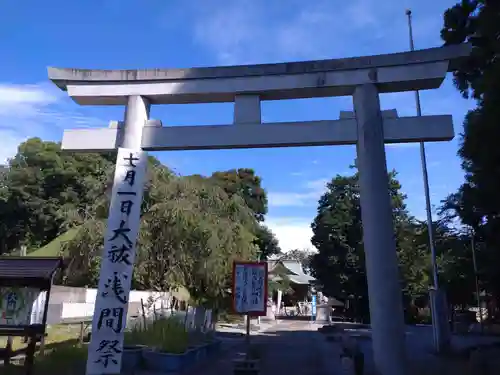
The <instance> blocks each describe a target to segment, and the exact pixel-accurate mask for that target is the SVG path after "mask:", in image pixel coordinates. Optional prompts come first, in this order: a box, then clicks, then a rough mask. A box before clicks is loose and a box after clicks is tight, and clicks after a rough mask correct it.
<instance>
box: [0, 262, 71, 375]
mask: <svg viewBox="0 0 500 375" xmlns="http://www.w3.org/2000/svg"><path fill="white" fill-rule="evenodd" d="M62 268H63V259H62V258H60V257H0V288H5V287H19V288H23V287H26V288H33V289H38V290H39V291H40V292H46V293H47V294H46V297H45V306H44V310H43V317H42V322H41V323H37V324H29V323H28V324H20V325H10V324H0V336H7V337H15V336H17V337H26V338H28V340H29V341H28V347H27V349H26V361H25V368H26V374H27V375H30V374H32V372H33V364H34V356H35V349H36V343H37V342H38V341H41V340H42V339H43V338H44V337H45V333H46V325H47V312H48V304H49V299H50V291H51V288H52V281H53V278H54V275H55V273H56V271H57V270H59V269H62ZM12 354H13V352H12V346H11V344H10V343H9V342H8V343H7V347H6V348H5V349H4V350H3V359H4V365H6V366H7V365H8V364H9V363H10V358H11V357H12Z"/></svg>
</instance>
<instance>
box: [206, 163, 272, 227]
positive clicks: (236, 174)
mask: <svg viewBox="0 0 500 375" xmlns="http://www.w3.org/2000/svg"><path fill="white" fill-rule="evenodd" d="M210 178H211V180H213V181H214V182H215V183H216V184H217V185H219V186H220V187H222V188H223V189H224V191H225V192H226V193H227V194H228V195H229V196H230V197H232V196H233V195H235V194H236V195H239V196H240V197H241V198H243V200H244V201H245V203H246V204H247V206H248V207H249V208H250V209H251V210H252V211H253V212H254V215H255V218H256V219H257V221H259V222H262V221H264V216H265V214H266V213H267V195H266V191H265V190H264V189H263V188H262V186H261V182H262V181H261V179H260V177H259V176H257V175H256V174H255V171H254V170H253V169H249V168H239V169H231V170H229V171H225V172H215V173H213V174H212V176H211V177H210Z"/></svg>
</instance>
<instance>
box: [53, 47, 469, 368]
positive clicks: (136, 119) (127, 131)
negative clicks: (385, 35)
mask: <svg viewBox="0 0 500 375" xmlns="http://www.w3.org/2000/svg"><path fill="white" fill-rule="evenodd" d="M469 53H470V46H469V45H456V46H447V47H439V48H431V49H425V50H418V51H413V52H403V53H395V54H388V55H376V56H366V57H358V58H346V59H334V60H320V61H306V62H292V63H279V64H264V65H246V66H228V67H212V68H190V69H149V70H84V69H60V68H48V74H49V78H50V79H51V80H52V81H53V82H54V83H55V84H56V85H57V86H58V87H60V88H61V89H62V90H65V91H67V92H68V94H69V96H70V97H72V98H73V100H74V101H75V102H77V103H78V104H81V105H124V106H125V108H126V109H125V120H124V121H123V122H121V121H118V122H116V121H115V122H112V123H111V126H110V127H109V128H103V129H77V130H65V131H64V135H63V141H62V148H63V149H64V150H70V151H109V150H115V149H117V148H118V149H119V158H118V161H117V172H116V175H115V183H114V188H113V197H112V203H111V208H110V219H109V221H108V232H107V234H106V236H109V237H106V241H108V240H109V241H111V240H112V239H115V240H116V238H117V236H118V235H121V236H122V237H123V239H125V240H126V242H127V243H129V244H131V245H130V246H129V248H127V251H129V252H130V254H129V255H130V256H129V258H128V259H129V260H130V259H132V262H131V263H132V265H131V266H130V268H128V269H127V270H125V271H123V272H124V273H123V275H124V276H127V275H128V276H130V275H131V267H132V266H133V256H134V254H135V253H134V251H135V248H134V244H135V241H136V235H137V231H138V225H139V210H138V209H137V210H132V211H131V210H130V207H131V205H132V202H131V201H126V202H128V210H127V209H125V210H124V204H125V203H124V201H119V200H118V196H119V194H134V193H132V192H129V193H123V192H120V191H119V189H120V188H123V186H124V185H126V184H127V183H128V185H130V186H132V185H133V183H134V181H135V183H136V186H134V187H133V189H136V190H135V194H136V196H137V197H139V198H140V197H141V194H142V188H143V172H144V169H145V164H146V163H145V162H144V160H143V159H144V152H143V151H169V150H210V149H236V148H263V147H293V146H324V145H345V144H355V145H356V147H357V165H358V169H359V176H360V181H359V183H360V190H361V204H362V221H363V236H364V244H365V254H366V268H367V278H368V290H369V300H370V316H371V323H372V342H373V353H374V360H375V365H376V367H377V369H378V371H379V372H380V373H381V374H384V375H403V374H404V373H405V368H404V364H405V330H404V320H403V308H402V298H401V289H400V286H399V276H398V260H397V255H396V245H395V239H394V233H393V222H392V215H391V202H390V196H389V191H388V178H387V166H386V157H385V149H384V142H385V143H402V142H422V141H423V142H431V141H447V140H451V139H452V138H453V136H454V132H453V124H452V117H451V116H449V115H442V116H422V117H403V118H392V117H388V116H382V114H381V110H380V102H379V93H387V92H401V91H413V90H426V89H436V88H438V87H439V86H440V85H441V83H442V82H443V80H444V78H445V76H446V73H447V72H448V71H450V70H452V69H453V66H454V64H456V63H457V60H459V59H460V58H463V57H465V56H467V55H468V54H469ZM346 95H352V96H353V102H354V111H355V117H354V118H350V119H349V118H347V119H340V120H325V121H305V122H286V123H279V122H278V123H261V109H260V102H261V101H262V100H279V99H296V98H313V97H329V96H346ZM214 102H234V121H233V124H224V125H217V126H162V123H161V121H157V120H150V119H149V109H150V106H151V105H157V104H174V103H175V104H179V103H182V104H190V103H214ZM122 159H123V160H126V161H127V162H128V163H127V164H126V165H125V164H123V162H122V161H121V160H122ZM131 160H134V161H136V163H137V164H136V165H133V162H132V161H131ZM120 163H121V164H120ZM132 167H134V168H135V167H138V168H140V169H138V170H137V171H138V172H137V173H138V174H137V178H136V179H135V180H134V178H135V177H136V174H135V173H136V172H135V171H134V170H132V169H131V168H132ZM127 168H128V169H127ZM131 182H132V183H131ZM128 185H127V186H128ZM118 205H119V206H118ZM125 206H126V205H125ZM125 208H127V207H125ZM125 211H127V215H128V216H127V217H125V216H123V215H124V212H125ZM120 215H122V216H120ZM125 226H127V229H130V231H129V232H128V234H129V237H127V238H126V236H125V235H124V231H125V229H124V228H125ZM111 237H112V238H111ZM106 241H105V247H104V251H105V254H104V255H103V265H102V269H101V281H100V284H99V295H98V299H97V301H96V310H95V319H94V324H93V335H92V343H91V345H90V347H89V362H88V365H87V373H88V374H103V373H116V372H118V371H117V369H118V367H117V366H119V365H120V364H119V363H120V362H121V349H120V348H121V347H122V345H123V329H124V325H125V323H124V321H121V320H120V322H119V324H121V329H116V330H114V331H113V332H111V331H109V332H107V333H105V332H104V331H103V333H102V334H100V331H99V330H100V329H104V328H106V327H105V326H104V325H103V324H102V323H103V320H106V319H107V320H106V321H111V320H112V318H113V317H114V318H115V321H116V316H119V315H120V313H119V311H118V308H117V307H116V306H115V305H113V304H112V303H111V302H106V299H105V298H104V296H108V297H109V295H110V293H109V292H107V290H108V288H109V287H110V285H111V280H112V279H113V275H115V276H114V277H115V281H116V275H117V271H119V272H122V269H119V268H116V267H117V265H116V259H117V257H116V253H113V254H114V255H115V256H114V257H113V256H112V254H111V252H112V251H116V248H117V247H116V246H117V245H116V244H113V243H109V244H108V243H107V242H106ZM124 246H125V245H122V248H123V247H124ZM111 249H115V250H111ZM108 258H109V259H111V260H113V259H114V260H115V262H114V263H113V264H112V263H110V262H111V260H109V261H108V260H106V259H108ZM113 267H115V268H113ZM126 279H127V277H124V279H122V280H121V282H122V284H121V285H122V286H123V287H124V290H125V291H124V295H127V294H128V291H129V284H130V280H128V284H127V281H126ZM129 279H130V277H129ZM118 281H120V280H118ZM127 285H128V288H127ZM115 294H116V291H115ZM99 296H102V298H100V297H99ZM122 299H124V298H122ZM120 311H121V313H123V309H122V310H120ZM125 313H126V307H125ZM99 323H101V324H99ZM112 325H113V322H111V323H110V324H108V326H107V327H108V328H109V327H110V326H112ZM119 328H120V327H119ZM106 340H107V341H113V344H114V346H113V345H109V342H108V346H107V347H104V344H106ZM103 353H107V354H106V355H108V359H109V358H111V360H110V361H108V362H109V363H108V364H107V366H104V360H103V359H102V357H103V356H104V354H103ZM113 356H114V357H113Z"/></svg>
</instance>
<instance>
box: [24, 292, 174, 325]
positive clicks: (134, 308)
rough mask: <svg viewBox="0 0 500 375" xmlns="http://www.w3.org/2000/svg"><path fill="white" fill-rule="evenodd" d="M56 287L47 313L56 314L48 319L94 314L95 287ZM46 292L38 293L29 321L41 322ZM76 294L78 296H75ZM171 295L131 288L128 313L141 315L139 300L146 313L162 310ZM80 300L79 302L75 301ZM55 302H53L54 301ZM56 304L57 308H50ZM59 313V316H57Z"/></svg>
mask: <svg viewBox="0 0 500 375" xmlns="http://www.w3.org/2000/svg"><path fill="white" fill-rule="evenodd" d="M65 290H66V288H64V287H59V286H58V287H57V296H53V295H51V300H50V301H49V314H50V313H51V311H52V313H53V314H57V315H58V316H57V317H54V316H53V317H50V318H51V319H49V320H50V321H58V320H65V319H75V318H91V317H92V316H93V314H94V307H95V299H96V296H97V289H90V288H89V289H85V288H67V293H66V291H65ZM75 291H76V292H75ZM46 295H47V293H46V292H42V293H40V294H39V295H38V298H37V299H36V300H35V301H34V302H33V307H32V310H31V323H32V324H35V323H41V322H42V320H43V312H44V308H45V299H46ZM75 295H78V298H75ZM171 298H172V296H171V295H170V294H169V293H161V292H150V291H138V290H132V291H131V292H130V296H129V315H142V311H141V310H142V308H141V301H142V302H143V303H144V305H145V310H146V311H145V313H146V315H150V314H152V312H153V311H155V310H164V309H166V308H168V307H169V306H170V302H171ZM75 300H76V301H81V302H75ZM66 301H67V302H66ZM54 302H55V303H54ZM51 306H57V307H58V308H57V309H50V307H51ZM59 315H60V316H59Z"/></svg>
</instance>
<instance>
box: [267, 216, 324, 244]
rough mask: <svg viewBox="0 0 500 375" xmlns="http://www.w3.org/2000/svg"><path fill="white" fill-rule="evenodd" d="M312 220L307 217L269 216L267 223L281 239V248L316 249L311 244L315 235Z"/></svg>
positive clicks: (279, 239)
mask: <svg viewBox="0 0 500 375" xmlns="http://www.w3.org/2000/svg"><path fill="white" fill-rule="evenodd" d="M311 222H312V219H311V220H307V218H293V217H282V218H272V217H270V218H267V219H266V222H265V224H266V225H267V226H268V227H269V228H270V229H271V230H272V231H273V233H274V234H275V235H276V238H277V239H278V241H279V245H280V247H281V250H282V251H284V252H287V251H290V250H293V249H307V250H311V251H316V248H315V247H314V246H313V245H312V244H311V237H312V235H313V232H312V229H311Z"/></svg>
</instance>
